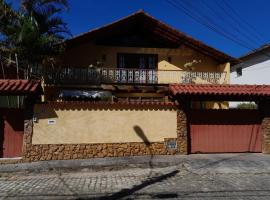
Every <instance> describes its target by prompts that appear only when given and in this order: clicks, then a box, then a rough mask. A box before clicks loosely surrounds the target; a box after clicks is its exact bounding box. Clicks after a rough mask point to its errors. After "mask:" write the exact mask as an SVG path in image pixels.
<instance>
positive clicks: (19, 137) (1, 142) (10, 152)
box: [0, 109, 24, 158]
mask: <svg viewBox="0 0 270 200" xmlns="http://www.w3.org/2000/svg"><path fill="white" fill-rule="evenodd" d="M0 131H1V132H0V157H2V158H12V157H19V156H21V153H22V143H23V131H24V115H23V110H21V109H0Z"/></svg>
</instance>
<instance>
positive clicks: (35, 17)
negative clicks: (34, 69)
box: [0, 0, 70, 66]
mask: <svg viewBox="0 0 270 200" xmlns="http://www.w3.org/2000/svg"><path fill="white" fill-rule="evenodd" d="M67 9H68V2H67V0H21V6H20V9H19V10H14V9H12V6H11V5H10V4H7V3H6V2H5V1H4V0H0V13H3V14H2V15H1V14H0V42H1V43H0V46H2V47H4V48H5V49H9V51H10V53H17V54H18V57H19V59H20V60H21V61H23V62H24V65H26V66H33V65H37V64H40V63H42V61H43V60H52V59H48V58H52V57H54V56H55V55H57V54H58V53H60V52H61V50H63V47H62V45H59V44H61V42H62V41H63V39H64V38H65V37H66V36H69V35H70V33H69V30H68V28H67V24H66V23H64V21H63V20H62V18H61V17H60V14H61V13H62V12H63V11H66V10H67ZM2 11H3V12H2ZM1 44H2V45H1Z"/></svg>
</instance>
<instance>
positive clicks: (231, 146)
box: [188, 110, 262, 153]
mask: <svg viewBox="0 0 270 200" xmlns="http://www.w3.org/2000/svg"><path fill="white" fill-rule="evenodd" d="M188 116H189V123H190V140H191V144H190V147H191V153H229V152H261V151H262V134H261V121H262V117H261V114H260V112H259V111H258V110H192V111H191V112H190V113H189V115H188Z"/></svg>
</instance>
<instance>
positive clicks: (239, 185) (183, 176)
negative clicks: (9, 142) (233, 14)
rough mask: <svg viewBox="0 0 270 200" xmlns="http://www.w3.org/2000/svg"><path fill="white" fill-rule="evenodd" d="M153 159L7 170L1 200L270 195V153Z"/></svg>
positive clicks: (0, 184)
mask: <svg viewBox="0 0 270 200" xmlns="http://www.w3.org/2000/svg"><path fill="white" fill-rule="evenodd" d="M164 158H166V157H164ZM179 159H180V158H179ZM148 161H149V163H148V164H149V165H148V166H144V167H138V166H133V167H124V168H119V169H114V168H112V169H108V168H100V169H97V168H95V169H93V168H89V167H85V168H80V169H78V170H75V169H73V170H62V169H61V168H59V169H54V170H51V171H48V170H47V171H30V172H27V171H17V172H13V173H12V172H8V173H1V174H0V199H203V200H204V199H210V200H211V199H218V200H219V199H245V200H248V199H270V155H269V156H268V155H263V154H223V155H222V154H216V155H214V154H213V155H191V156H189V157H185V159H183V160H182V162H179V163H177V164H175V165H170V166H164V165H162V167H159V166H156V165H155V166H154V167H153V165H152V163H151V159H150V160H148ZM163 164H164V163H163Z"/></svg>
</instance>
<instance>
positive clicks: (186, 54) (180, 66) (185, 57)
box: [63, 44, 218, 71]
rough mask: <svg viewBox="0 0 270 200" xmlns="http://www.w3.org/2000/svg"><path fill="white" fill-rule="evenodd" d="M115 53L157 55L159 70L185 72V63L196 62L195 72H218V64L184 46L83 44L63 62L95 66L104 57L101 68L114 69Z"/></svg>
mask: <svg viewBox="0 0 270 200" xmlns="http://www.w3.org/2000/svg"><path fill="white" fill-rule="evenodd" d="M117 53H138V54H158V69H159V70H185V68H184V65H185V64H186V63H189V62H192V61H193V60H197V61H201V62H200V63H198V64H195V65H194V67H195V71H218V63H217V62H216V61H215V60H214V59H212V58H210V57H208V56H206V55H204V54H202V53H200V52H197V51H195V50H193V49H191V48H188V47H186V46H184V45H183V46H181V47H180V48H176V49H168V48H141V47H116V46H97V45H91V44H84V45H80V46H78V47H73V48H72V49H69V50H67V52H66V53H65V54H64V57H63V60H64V61H65V62H64V65H65V66H74V67H86V66H89V65H90V64H95V63H96V60H98V61H102V57H103V55H105V56H106V60H105V61H102V62H103V63H104V65H103V67H110V68H114V67H116V65H117ZM168 57H171V59H172V62H171V64H170V63H168V62H167V60H168Z"/></svg>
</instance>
